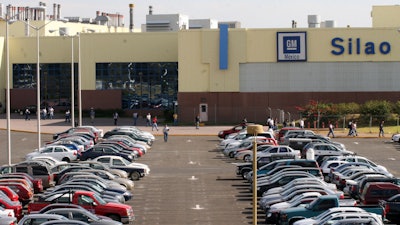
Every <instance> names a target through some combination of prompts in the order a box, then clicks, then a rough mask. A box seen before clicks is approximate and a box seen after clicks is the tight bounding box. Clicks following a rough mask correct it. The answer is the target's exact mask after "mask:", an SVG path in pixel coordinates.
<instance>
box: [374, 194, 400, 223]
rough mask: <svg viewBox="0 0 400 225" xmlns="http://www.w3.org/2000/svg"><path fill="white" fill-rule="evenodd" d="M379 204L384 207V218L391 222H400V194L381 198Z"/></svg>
mask: <svg viewBox="0 0 400 225" xmlns="http://www.w3.org/2000/svg"><path fill="white" fill-rule="evenodd" d="M379 205H380V206H381V207H382V208H383V209H384V218H385V219H386V220H389V221H390V222H391V223H396V224H400V217H399V215H400V194H397V195H394V196H392V197H391V198H389V199H388V200H379Z"/></svg>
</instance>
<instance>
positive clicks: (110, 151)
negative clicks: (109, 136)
mask: <svg viewBox="0 0 400 225" xmlns="http://www.w3.org/2000/svg"><path fill="white" fill-rule="evenodd" d="M103 155H114V156H121V157H123V158H125V159H126V160H128V161H130V162H132V161H133V160H134V159H135V156H134V155H133V154H129V153H127V152H122V151H118V150H116V149H114V148H112V147H110V146H93V147H92V148H89V149H88V150H86V151H84V152H82V154H81V155H80V157H79V159H80V160H82V161H85V160H91V159H95V158H97V157H99V156H103Z"/></svg>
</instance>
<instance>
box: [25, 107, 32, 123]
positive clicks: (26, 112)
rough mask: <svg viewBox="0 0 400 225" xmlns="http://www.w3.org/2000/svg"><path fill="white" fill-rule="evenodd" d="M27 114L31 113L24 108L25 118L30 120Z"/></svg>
mask: <svg viewBox="0 0 400 225" xmlns="http://www.w3.org/2000/svg"><path fill="white" fill-rule="evenodd" d="M29 115H31V111H30V110H29V109H28V108H26V109H25V120H31V118H29Z"/></svg>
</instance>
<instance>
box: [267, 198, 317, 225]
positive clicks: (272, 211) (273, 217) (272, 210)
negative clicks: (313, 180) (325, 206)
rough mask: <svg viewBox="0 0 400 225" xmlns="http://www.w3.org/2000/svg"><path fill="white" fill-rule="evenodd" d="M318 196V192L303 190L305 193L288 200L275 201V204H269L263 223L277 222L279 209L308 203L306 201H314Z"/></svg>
mask: <svg viewBox="0 0 400 225" xmlns="http://www.w3.org/2000/svg"><path fill="white" fill-rule="evenodd" d="M319 196H321V194H320V193H319V192H305V193H302V194H299V195H296V196H295V197H294V198H292V199H291V200H289V201H284V202H279V203H275V204H273V205H271V206H270V207H269V209H268V211H267V212H266V215H265V223H266V224H277V223H278V217H279V213H280V211H281V210H283V209H287V208H291V207H297V206H300V205H304V204H308V203H310V202H312V201H314V199H316V198H318V197H319Z"/></svg>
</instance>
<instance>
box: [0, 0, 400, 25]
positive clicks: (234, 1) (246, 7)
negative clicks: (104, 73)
mask: <svg viewBox="0 0 400 225" xmlns="http://www.w3.org/2000/svg"><path fill="white" fill-rule="evenodd" d="M39 2H40V1H39V0H38V1H32V0H8V1H4V0H0V3H2V4H3V6H4V8H5V6H6V5H9V4H11V5H14V6H29V7H35V6H38V5H39ZM41 2H44V3H46V6H47V10H46V12H47V14H52V13H53V4H54V3H56V4H60V5H61V17H70V16H74V17H75V16H80V17H84V18H88V17H89V18H93V19H94V18H95V17H96V11H100V12H106V13H119V14H122V15H124V23H125V27H129V4H134V5H135V7H134V27H135V28H140V26H141V24H145V23H146V15H147V14H148V12H149V6H152V7H153V14H177V13H179V14H183V15H187V16H188V17H189V19H215V20H217V21H239V22H240V23H241V27H242V28H290V27H291V26H292V20H294V21H296V22H297V27H299V28H301V27H307V26H308V24H307V16H308V15H319V16H320V18H321V20H322V21H326V20H334V21H335V22H336V27H346V26H351V27H371V26H372V20H371V11H372V6H375V5H396V4H399V3H400V0H397V1H395V0H334V1H331V0H247V1H245V0H197V1H195V0H139V1H134V0H54V1H53V0H41Z"/></svg>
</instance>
